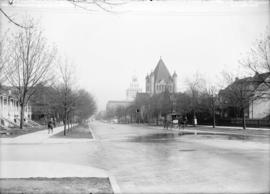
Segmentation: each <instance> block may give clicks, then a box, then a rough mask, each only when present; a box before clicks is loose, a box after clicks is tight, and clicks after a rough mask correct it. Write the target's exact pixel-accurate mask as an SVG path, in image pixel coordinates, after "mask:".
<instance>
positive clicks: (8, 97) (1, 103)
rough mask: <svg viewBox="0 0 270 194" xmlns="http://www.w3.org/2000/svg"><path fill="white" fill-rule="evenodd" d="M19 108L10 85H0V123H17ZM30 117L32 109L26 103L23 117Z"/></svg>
mask: <svg viewBox="0 0 270 194" xmlns="http://www.w3.org/2000/svg"><path fill="white" fill-rule="evenodd" d="M20 110H21V108H20V106H19V101H18V99H17V97H16V95H15V92H14V90H13V89H12V87H7V86H2V87H1V89H0V121H1V123H0V125H3V126H14V125H15V126H16V125H19V120H20ZM31 117H32V110H31V106H30V105H29V103H28V104H27V105H26V106H25V109H24V119H25V120H26V121H27V120H30V119H31Z"/></svg>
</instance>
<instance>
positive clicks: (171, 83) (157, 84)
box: [145, 58, 177, 95]
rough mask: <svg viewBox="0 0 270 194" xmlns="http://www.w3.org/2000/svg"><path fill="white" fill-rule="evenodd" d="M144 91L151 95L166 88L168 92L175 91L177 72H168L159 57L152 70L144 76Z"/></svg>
mask: <svg viewBox="0 0 270 194" xmlns="http://www.w3.org/2000/svg"><path fill="white" fill-rule="evenodd" d="M145 81H146V84H145V88H146V93H148V94H150V95H153V94H159V93H162V92H164V91H165V90H166V89H167V90H168V91H169V92H170V93H176V92H177V74H176V73H175V72H174V73H173V75H171V74H170V72H169V70H168V69H167V67H166V65H165V63H164V62H163V60H162V59H161V58H160V59H159V61H158V64H157V66H156V68H155V70H154V71H153V72H151V73H150V75H149V74H148V75H147V76H146V78H145Z"/></svg>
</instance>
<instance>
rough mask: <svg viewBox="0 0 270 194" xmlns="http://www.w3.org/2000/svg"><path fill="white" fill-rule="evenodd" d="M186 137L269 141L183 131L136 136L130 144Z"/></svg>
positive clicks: (131, 139) (240, 136)
mask: <svg viewBox="0 0 270 194" xmlns="http://www.w3.org/2000/svg"><path fill="white" fill-rule="evenodd" d="M184 135H192V136H199V137H202V138H205V139H210V138H211V139H215V138H219V139H220V138H221V139H225V140H246V141H260V140H262V139H267V138H265V137H254V136H249V135H245V134H243V135H242V134H215V133H212V134H211V133H207V132H197V135H195V134H194V132H187V131H181V132H179V133H155V134H150V135H144V136H136V137H132V138H129V140H128V141H130V142H165V141H174V140H179V138H180V137H181V136H184Z"/></svg>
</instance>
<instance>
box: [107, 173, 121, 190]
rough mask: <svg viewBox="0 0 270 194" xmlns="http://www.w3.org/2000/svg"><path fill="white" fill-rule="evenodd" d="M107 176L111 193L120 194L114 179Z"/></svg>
mask: <svg viewBox="0 0 270 194" xmlns="http://www.w3.org/2000/svg"><path fill="white" fill-rule="evenodd" d="M108 175H109V180H110V183H111V186H112V190H113V193H114V194H121V191H120V187H119V185H118V184H117V181H116V179H115V177H114V176H113V175H112V174H110V173H108Z"/></svg>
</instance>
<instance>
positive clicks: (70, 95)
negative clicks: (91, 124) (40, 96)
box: [0, 22, 96, 129]
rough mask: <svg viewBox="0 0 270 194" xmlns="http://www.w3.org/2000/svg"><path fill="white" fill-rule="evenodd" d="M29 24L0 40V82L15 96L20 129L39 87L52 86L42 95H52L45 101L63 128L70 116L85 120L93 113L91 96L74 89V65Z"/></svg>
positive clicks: (40, 32) (35, 27) (93, 107)
mask: <svg viewBox="0 0 270 194" xmlns="http://www.w3.org/2000/svg"><path fill="white" fill-rule="evenodd" d="M29 23H30V25H31V28H20V29H17V31H16V32H14V33H12V34H11V35H10V36H5V37H4V39H2V40H1V42H0V83H3V82H4V84H7V85H9V86H10V87H11V90H12V91H13V93H14V94H15V95H16V96H17V99H18V102H19V106H20V118H21V119H20V128H23V126H24V117H25V115H24V112H25V111H24V109H25V107H26V105H27V104H28V103H29V102H30V103H31V99H33V98H34V96H35V95H37V92H38V91H39V92H42V91H41V90H40V88H41V87H40V86H45V87H50V88H52V90H47V91H51V93H50V94H49V93H47V94H45V96H46V95H47V96H52V97H53V98H54V100H52V99H50V100H51V101H48V103H49V104H50V105H51V107H52V109H54V110H56V111H58V113H59V115H61V118H62V120H63V123H64V126H65V129H66V125H67V124H68V123H69V122H70V121H71V118H72V117H74V116H77V117H78V118H79V117H80V118H79V120H84V119H87V118H86V117H90V116H91V115H92V114H94V112H95V110H96V105H95V102H94V99H93V97H92V96H91V94H89V93H88V92H87V91H85V90H78V89H76V88H75V86H74V82H75V80H74V66H72V65H71V64H70V63H69V62H68V60H67V59H64V60H63V59H61V58H60V57H58V56H57V51H56V48H54V47H52V46H50V45H49V44H48V42H47V40H46V39H45V38H44V36H43V34H42V31H40V30H39V28H38V27H37V25H34V24H33V22H29ZM82 103H85V104H83V105H82ZM83 111H84V112H83ZM82 112H83V113H82Z"/></svg>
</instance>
